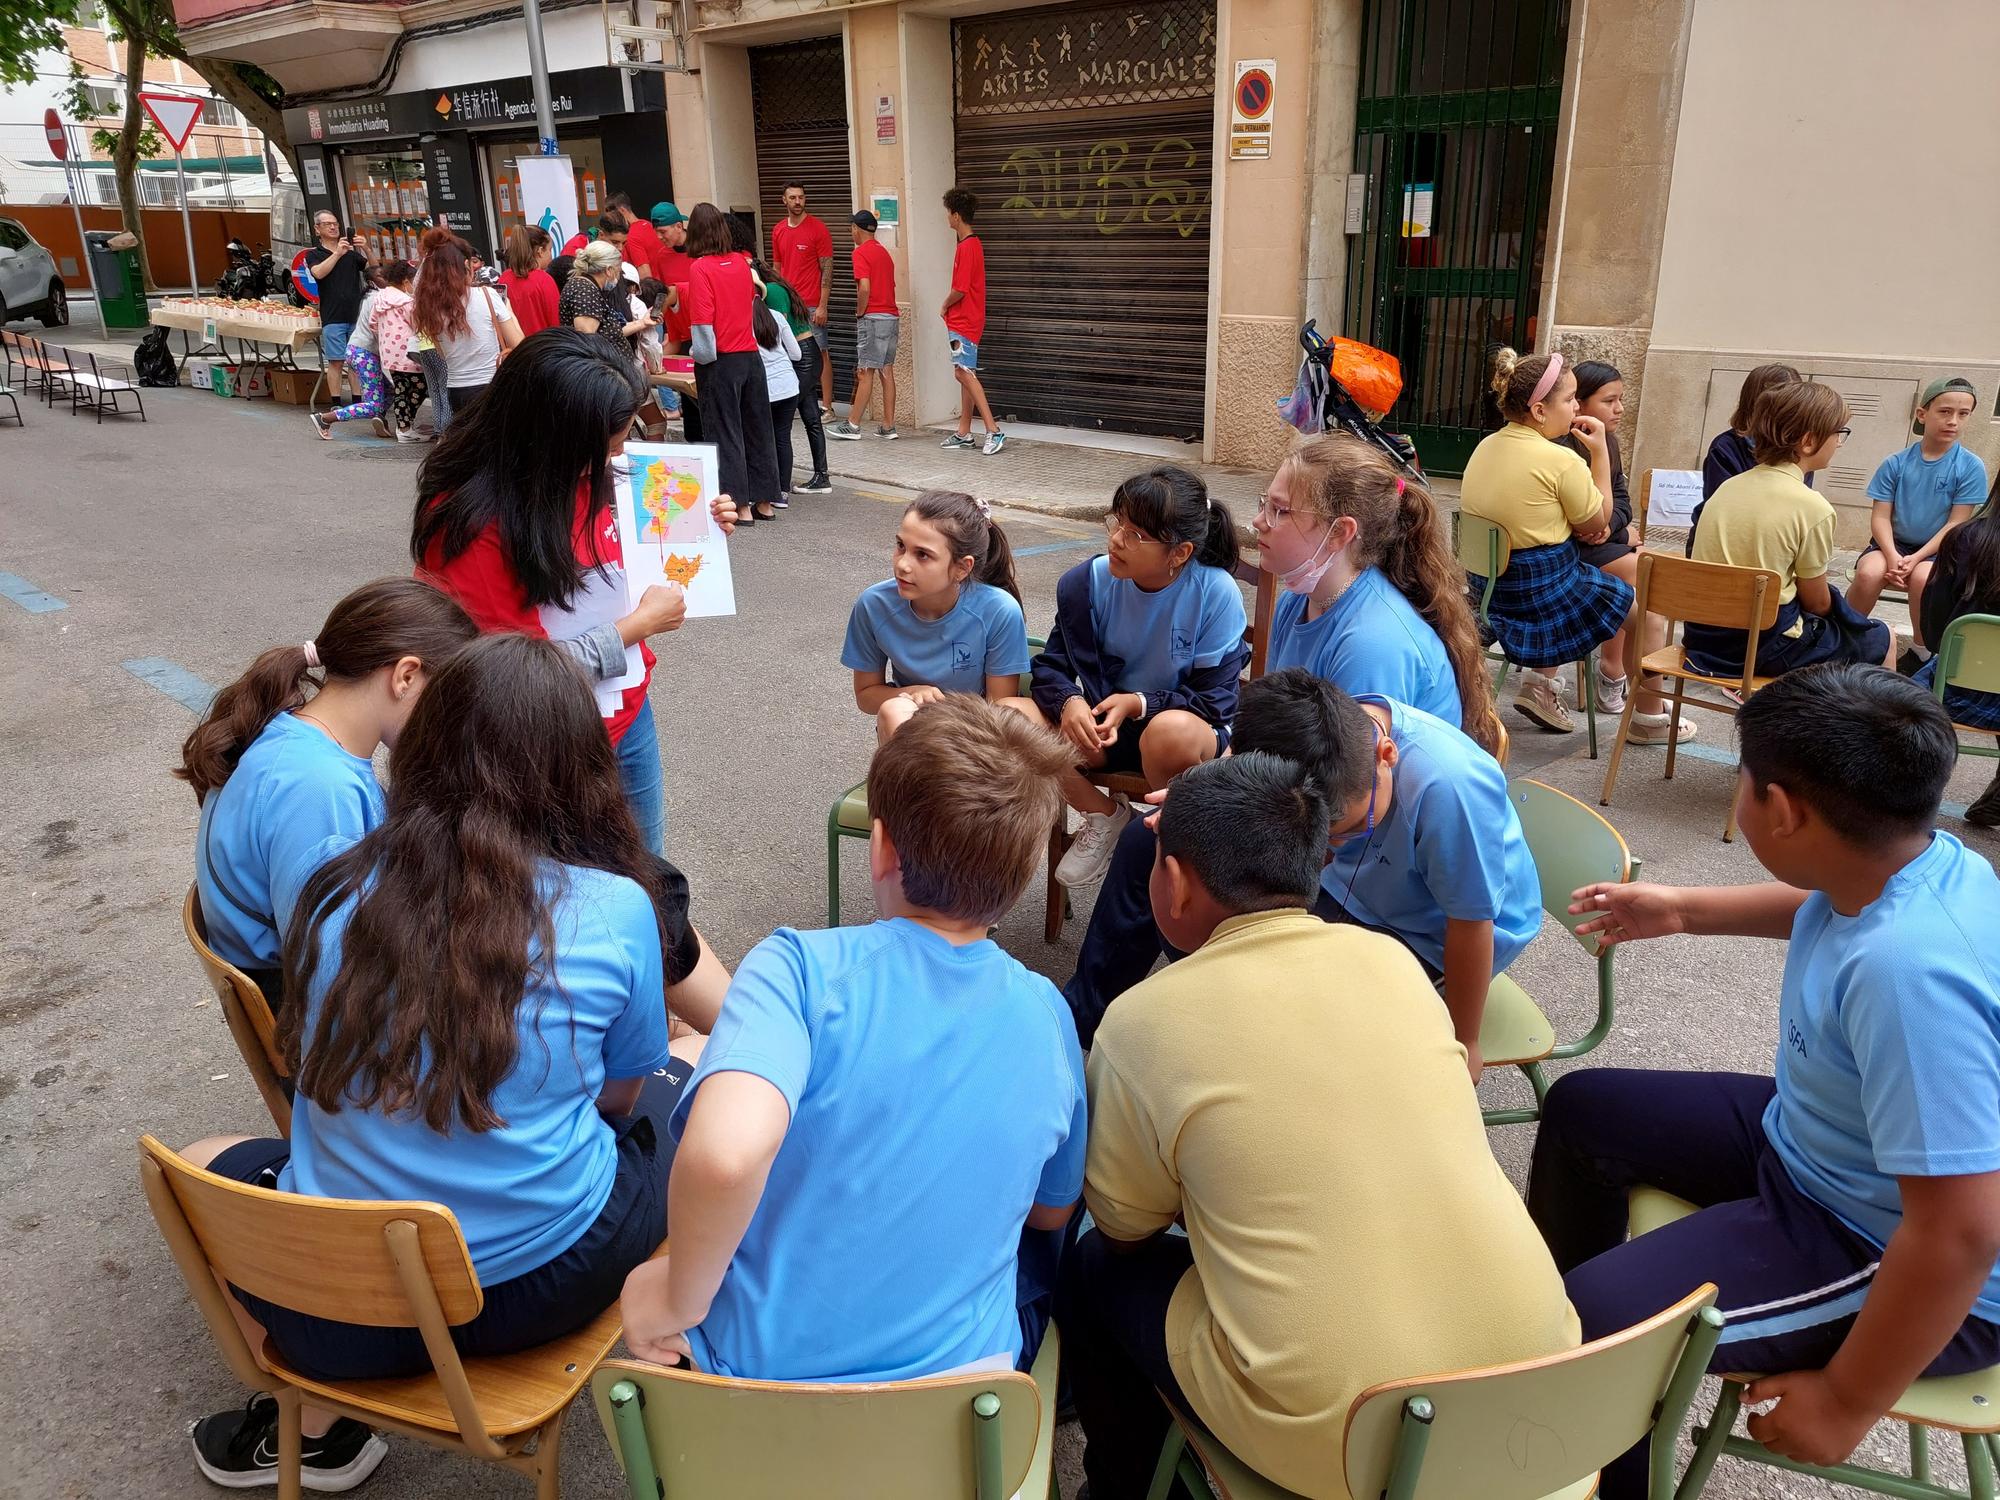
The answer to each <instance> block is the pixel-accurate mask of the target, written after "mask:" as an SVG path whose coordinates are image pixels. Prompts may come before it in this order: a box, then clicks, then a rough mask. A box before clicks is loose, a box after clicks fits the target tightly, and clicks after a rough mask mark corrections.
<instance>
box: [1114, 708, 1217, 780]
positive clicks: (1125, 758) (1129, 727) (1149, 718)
mask: <svg viewBox="0 0 2000 1500" xmlns="http://www.w3.org/2000/svg"><path fill="white" fill-rule="evenodd" d="M1156 717H1157V715H1154V714H1148V715H1146V717H1145V718H1143V719H1127V720H1125V722H1124V723H1122V724H1120V725H1119V726H1118V738H1117V739H1115V740H1113V741H1112V742H1111V743H1110V744H1109V745H1107V746H1105V747H1104V764H1103V765H1101V766H1090V767H1086V768H1085V769H1084V774H1085V775H1086V776H1087V775H1089V774H1090V772H1091V771H1093V770H1096V771H1107V772H1114V773H1118V774H1122V775H1128V776H1139V775H1143V774H1144V773H1145V770H1146V764H1145V761H1144V759H1143V758H1142V757H1141V756H1140V754H1139V741H1140V739H1141V737H1143V736H1144V735H1145V733H1146V726H1147V725H1148V724H1150V723H1152V722H1153V720H1154V719H1155V718H1156ZM1228 743H1229V741H1228V740H1227V739H1225V738H1224V737H1223V735H1222V734H1221V733H1220V732H1219V731H1218V732H1217V734H1216V736H1215V753H1216V754H1217V755H1220V754H1221V753H1222V751H1223V748H1224V747H1225V746H1226V745H1228Z"/></svg>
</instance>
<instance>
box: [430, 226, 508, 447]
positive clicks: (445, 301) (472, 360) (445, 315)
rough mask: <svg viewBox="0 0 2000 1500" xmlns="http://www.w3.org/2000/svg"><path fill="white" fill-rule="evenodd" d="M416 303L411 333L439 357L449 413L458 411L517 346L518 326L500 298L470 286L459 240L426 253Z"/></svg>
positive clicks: (466, 254) (465, 250)
mask: <svg viewBox="0 0 2000 1500" xmlns="http://www.w3.org/2000/svg"><path fill="white" fill-rule="evenodd" d="M416 297H417V306H416V326H417V331H418V332H419V333H422V334H424V335H425V336H426V337H428V338H429V339H430V340H431V342H432V343H434V344H436V345H437V349H438V353H439V354H441V355H443V356H444V364H445V382H446V393H447V396H448V398H449V400H450V402H451V409H452V410H453V411H454V412H459V411H463V410H464V409H465V407H466V406H467V405H468V404H469V403H470V402H472V401H473V400H474V399H476V398H477V397H478V396H479V395H481V394H482V393H483V392H484V391H485V389H486V387H487V386H488V385H489V384H490V383H491V382H492V380H493V372H494V371H495V370H496V369H498V368H499V365H500V360H501V357H502V356H503V355H504V354H505V353H506V352H507V351H508V350H509V349H512V348H513V347H514V346H515V345H517V344H519V343H520V342H521V325H520V324H519V323H516V322H515V321H514V314H513V312H512V311H511V310H510V309H509V308H508V306H507V294H506V293H505V292H499V293H495V291H494V290H493V288H492V287H490V286H482V285H479V284H477V283H475V282H474V281H473V279H472V257H471V254H470V247H469V246H468V245H467V244H466V243H465V242H464V241H463V240H460V239H456V238H453V239H450V240H447V241H445V242H444V243H443V244H441V245H439V246H438V247H437V248H436V249H435V250H433V251H432V252H431V253H430V255H429V257H428V258H427V259H426V260H425V261H424V267H423V274H422V275H421V276H419V277H418V278H417V291H416Z"/></svg>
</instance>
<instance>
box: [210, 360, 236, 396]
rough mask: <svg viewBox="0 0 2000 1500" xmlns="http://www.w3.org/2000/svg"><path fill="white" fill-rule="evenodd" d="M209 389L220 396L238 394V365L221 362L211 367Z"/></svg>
mask: <svg viewBox="0 0 2000 1500" xmlns="http://www.w3.org/2000/svg"><path fill="white" fill-rule="evenodd" d="M208 373H209V389H210V390H212V391H214V392H215V394H216V395H218V396H234V395H235V394H236V366H235V365H225V364H222V363H220V362H218V363H216V364H214V365H212V366H210V367H209V372H208Z"/></svg>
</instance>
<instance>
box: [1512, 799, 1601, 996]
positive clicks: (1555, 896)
mask: <svg viewBox="0 0 2000 1500" xmlns="http://www.w3.org/2000/svg"><path fill="white" fill-rule="evenodd" d="M1507 798H1508V800H1509V801H1510V802H1512V803H1513V804H1514V811H1515V813H1516V814H1518V815H1519V817H1520V819H1521V832H1522V833H1523V834H1524V835H1526V837H1527V840H1528V851H1529V853H1531V854H1533V855H1534V857H1535V873H1536V874H1537V875H1539V876H1540V877H1541V882H1542V910H1543V911H1545V912H1547V913H1548V914H1549V915H1550V916H1552V917H1554V918H1555V919H1556V920H1557V921H1558V922H1560V923H1561V924H1562V925H1563V927H1564V929H1565V930H1566V931H1567V932H1568V933H1569V935H1570V936H1571V937H1574V938H1576V940H1577V942H1579V943H1581V944H1582V945H1583V949H1584V951H1585V952H1586V953H1589V954H1592V955H1593V956H1594V955H1595V954H1596V953H1597V951H1598V942H1597V938H1596V936H1595V934H1593V935H1591V936H1589V937H1577V932H1576V928H1577V924H1578V923H1579V922H1585V921H1588V920H1589V919H1590V915H1591V914H1590V913H1588V912H1586V913H1584V914H1583V915H1582V916H1580V917H1573V916H1571V915H1570V914H1569V897H1570V892H1572V891H1574V890H1576V889H1577V888H1578V887H1580V886H1586V885H1595V884H1597V883H1598V882H1599V881H1606V880H1608V881H1610V882H1612V883H1613V884H1614V885H1623V884H1624V883H1625V882H1626V881H1628V880H1630V879H1631V878H1632V851H1631V849H1629V848H1628V847H1627V846H1626V843H1625V840H1624V839H1623V838H1622V837H1621V836H1620V835H1619V832H1618V830H1617V829H1615V828H1613V827H1612V826H1611V825H1610V824H1609V823H1607V822H1605V821H1604V819H1603V817H1602V816H1600V815H1599V813H1598V811H1597V809H1596V808H1594V807H1586V806H1585V805H1584V804H1583V803H1581V802H1579V801H1577V800H1576V798H1574V797H1572V796H1570V795H1569V793H1567V792H1559V791H1557V790H1556V789H1555V788H1554V787H1552V786H1549V785H1547V784H1546V783H1544V782H1540V781H1530V780H1528V779H1526V778H1523V779H1521V780H1519V781H1510V782H1508V783H1507Z"/></svg>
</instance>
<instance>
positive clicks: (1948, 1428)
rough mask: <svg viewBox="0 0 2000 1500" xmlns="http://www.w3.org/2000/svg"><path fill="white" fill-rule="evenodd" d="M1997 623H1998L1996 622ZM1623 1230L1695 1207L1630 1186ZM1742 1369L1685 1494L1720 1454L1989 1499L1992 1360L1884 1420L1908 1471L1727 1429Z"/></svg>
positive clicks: (1997, 1389) (1840, 1479)
mask: <svg viewBox="0 0 2000 1500" xmlns="http://www.w3.org/2000/svg"><path fill="white" fill-rule="evenodd" d="M1996 623H2000V622H1996ZM1626 1202H1627V1205H1628V1213H1627V1218H1626V1227H1627V1232H1628V1233H1629V1234H1630V1235H1631V1236H1632V1237H1633V1238H1637V1237H1638V1236H1639V1235H1642V1234H1646V1233H1648V1232H1649V1231H1651V1230H1654V1229H1658V1228H1661V1227H1662V1226H1663V1225H1667V1224H1671V1223H1673V1222H1674V1220H1676V1219H1681V1218H1685V1217H1686V1216H1687V1215H1689V1214H1691V1213H1694V1212H1695V1205H1694V1204H1692V1203H1689V1202H1688V1201H1687V1200H1686V1199H1685V1198H1676V1197H1675V1196H1674V1195H1673V1194H1671V1193H1665V1192H1662V1191H1660V1190H1659V1189H1658V1188H1634V1189H1633V1190H1632V1191H1631V1192H1630V1193H1629V1194H1627V1195H1626ZM1750 1379H1751V1377H1750V1376H1748V1375H1724V1376H1723V1377H1722V1392H1721V1394H1720V1395H1719V1396H1718V1397H1717V1398H1716V1403H1715V1410H1714V1412H1713V1413H1712V1414H1711V1415H1710V1417H1709V1419H1708V1424H1707V1425H1706V1426H1703V1425H1701V1424H1700V1423H1699V1422H1697V1424H1696V1426H1695V1429H1694V1457H1693V1458H1692V1459H1691V1460H1690V1461H1689V1463H1688V1467H1687V1473H1686V1475H1685V1476H1683V1479H1682V1484H1681V1487H1682V1489H1683V1490H1685V1491H1687V1493H1688V1495H1689V1496H1690V1497H1692V1496H1694V1495H1698V1494H1700V1493H1701V1488H1702V1486H1703V1485H1705V1484H1706V1483H1707V1482H1708V1476H1709V1474H1710V1472H1711V1471H1713V1469H1714V1468H1715V1463H1716V1460H1717V1459H1718V1458H1720V1457H1722V1455H1724V1454H1725V1453H1726V1454H1728V1455H1729V1456H1730V1457H1731V1458H1740V1459H1742V1460H1743V1461H1744V1462H1746V1463H1753V1464H1763V1465H1765V1466H1767V1467H1769V1468H1774V1469H1788V1470H1790V1471H1791V1472H1792V1473H1794V1474H1809V1475H1811V1476H1812V1477H1813V1478H1815V1479H1824V1480H1826V1481H1827V1482H1828V1483H1829V1484H1841V1485H1847V1486H1849V1487H1850V1488H1852V1489H1857V1490H1867V1491H1868V1492H1870V1493H1871V1494H1876V1495H1893V1496H1897V1497H1898V1500H1994V1496H1995V1490H1996V1481H1995V1477H1994V1476H1995V1465H1996V1463H2000V1366H1996V1367H1994V1368H1993V1369H1990V1370H1976V1371H1974V1372H1973V1373H1972V1374H1970V1375H1945V1376H1938V1377H1936V1378H1933V1379H1926V1380H1919V1381H1917V1382H1916V1384H1914V1385H1912V1386H1911V1387H1910V1388H1909V1390H1907V1391H1905V1392H1904V1393H1903V1397H1902V1399H1901V1400H1899V1401H1898V1402H1897V1403H1896V1404H1895V1405H1894V1406H1892V1407H1890V1408H1889V1412H1888V1418H1889V1419H1890V1420H1893V1421H1897V1422H1901V1423H1903V1424H1904V1425H1905V1426H1906V1427H1907V1428H1908V1429H1909V1434H1910V1472H1909V1473H1908V1474H1907V1475H1903V1474H1895V1473H1891V1472H1890V1471H1888V1470H1887V1469H1871V1468H1868V1467H1866V1466H1865V1465H1861V1464H1856V1463H1853V1462H1848V1463H1840V1464H1827V1465H1824V1466H1821V1465H1815V1464H1802V1463H1799V1462H1797V1461H1796V1460H1794V1459H1789V1458H1781V1457H1780V1456H1779V1455H1777V1454H1775V1453H1773V1452H1772V1451H1771V1450H1770V1449H1769V1448H1766V1447H1765V1446H1764V1445H1763V1444H1762V1443H1760V1442H1758V1441H1757V1440H1756V1439H1755V1438H1752V1437H1747V1436H1745V1437H1738V1436H1736V1435H1735V1433H1734V1430H1733V1429H1734V1428H1735V1426H1736V1414H1737V1412H1738V1411H1739V1410H1740V1409H1741V1407H1742V1405H1743V1388H1744V1386H1745V1385H1747V1384H1748V1383H1749V1381H1750ZM1933 1430H1935V1431H1938V1432H1950V1433H1956V1434H1957V1435H1958V1438H1959V1441H1960V1443H1961V1444H1962V1445H1963V1446H1964V1448H1965V1469H1966V1474H1967V1478H1968V1488H1967V1489H1963V1490H1957V1489H1952V1488H1950V1487H1948V1486H1946V1485H1942V1484H1940V1483H1938V1482H1937V1481H1936V1480H1935V1479H1933V1478H1932V1477H1931V1451H1930V1435H1931V1433H1932V1431H1933Z"/></svg>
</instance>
